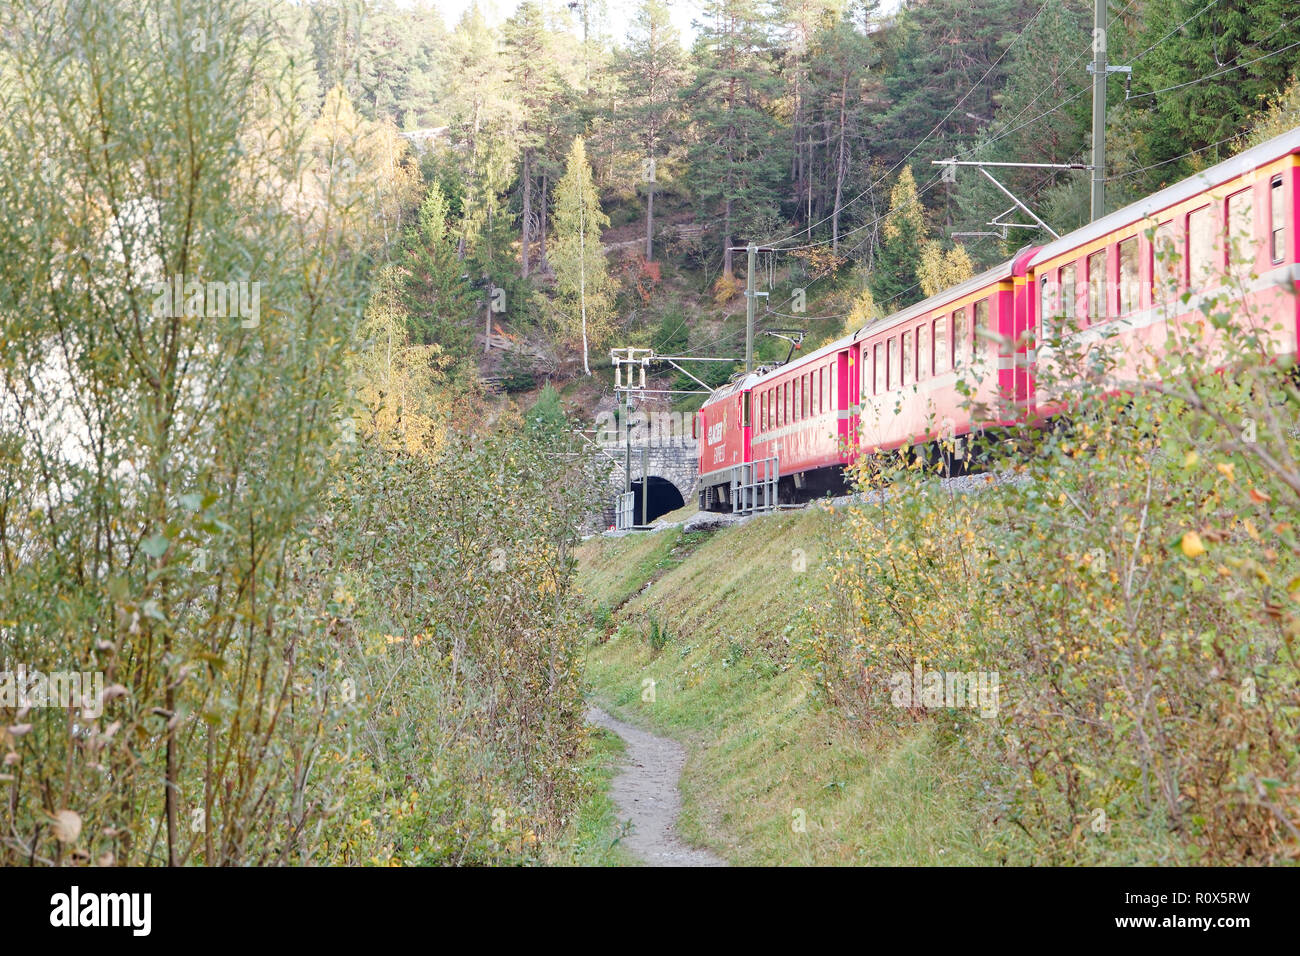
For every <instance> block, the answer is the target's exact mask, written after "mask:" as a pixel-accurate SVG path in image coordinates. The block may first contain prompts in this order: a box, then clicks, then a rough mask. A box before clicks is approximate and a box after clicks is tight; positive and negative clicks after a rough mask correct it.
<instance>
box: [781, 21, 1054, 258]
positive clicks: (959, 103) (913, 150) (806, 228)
mask: <svg viewBox="0 0 1300 956" xmlns="http://www.w3.org/2000/svg"><path fill="white" fill-rule="evenodd" d="M1050 2H1051V0H1043V3H1042V5H1041V6H1039V8H1038V10H1037V12H1035V13H1034V15H1033V16H1032V17H1030V18H1029V20H1028V22H1026V23H1025V25H1024V26H1023V27H1021V28H1020V32H1019V33H1017V34H1016V35H1015V36H1014V37H1013V38H1012V40H1011V42H1010V43H1008V44H1007V45H1006V48H1005V49H1003V51H1002V52H1001V53H1000V54H999V55H998V58H997V59H996V60H994V61H993V63H992V64H991V65H990V66H989V68H988V69H987V70H985V71H984V75H983V76H981V77H980V78H979V79H978V80H976V81H975V82H974V83H973V84H972V85H971V87H970V89H968V90H967V91H966V92H965V93H963V94H962V96H961V99H959V100H958V101H957V102H956V103H955V104H953V107H952V108H951V109H950V110H948V112H947V113H945V114H944V116H943V118H942V119H940V120H939V122H937V123H935V124H934V127H933V128H932V129H931V130H930V132H928V133H926V134H925V135H924V136H922V137H921V138H920V139H919V140H918V141H917V142H916V143H915V144H914V145H913V146H912V148H911V149H909V150H908V151H907V153H905V154H904V156H903V158H902V159H900V160H899V161H898V162H896V163H895V164H894V165H893V166H891V167H890V168H889V169H887V170H886V171H885V172H884V173H882V174H881V175H880V177H879V178H878V179H877V180H876V181H875V182H873V183H872V184H871V185H869V186H867V188H866V189H864V190H862V192H860V193H858V194H857V195H856V196H854V197H853V198H852V199H850V200H849V201H848V202H847V203H844V204H843V205H842V206H840V207H839V208H838V210H836V212H838V213H841V214H842V213H843V212H844V210H845V209H847V208H848V207H849V206H852V205H853V204H854V203H856V202H858V201H859V200H860V199H862V198H863V197H864V196H866V195H867V194H869V193H870V192H871V191H872V190H874V189H875V188H876V187H877V186H879V185H880V184H881V183H883V182H884V181H885V180H886V179H888V178H889V177H890V176H891V175H893V173H894V171H895V170H897V169H898V168H899V167H900V166H902V165H903V164H904V163H906V162H907V161H908V160H909V159H910V158H911V157H912V155H913V154H914V153H916V151H917V150H918V149H920V148H921V147H922V146H923V145H924V144H925V143H926V141H927V140H929V139H930V137H931V136H933V135H934V134H935V133H937V132H938V131H939V130H940V129H941V128H942V127H943V125H944V124H945V123H947V122H948V120H950V119H951V118H952V115H953V114H954V113H956V112H957V110H959V109H960V108H961V106H962V104H963V103H965V102H966V100H968V99H969V98H970V96H971V94H972V93H974V92H975V91H976V90H977V89H978V88H979V86H980V84H982V83H983V82H984V81H985V80H987V79H988V78H989V77H990V76H991V75H992V74H993V71H994V70H995V69H997V67H998V65H999V64H1000V63H1001V62H1002V61H1003V60H1004V59H1005V58H1006V56H1007V54H1008V53H1010V52H1011V49H1012V48H1013V47H1014V46H1015V45H1016V43H1018V42H1019V41H1020V38H1021V37H1023V36H1024V35H1025V34H1026V32H1028V30H1029V28H1030V27H1031V26H1033V24H1034V22H1035V21H1036V20H1037V19H1038V18H1039V17H1040V16H1042V14H1043V11H1044V10H1046V9H1047V7H1048V4H1049V3H1050ZM836 212H832V213H831V215H829V216H823V217H822V218H821V219H819V220H818V221H817V222H815V223H812V224H811V225H806V226H803V227H802V228H800V229H796V230H795V231H794V232H792V233H790V234H789V235H788V236H786V237H785V238H783V239H776V240H773V241H770V242H766V243H764V245H768V246H777V245H779V244H780V243H783V242H789V241H790V240H791V239H793V238H794V237H795V236H797V235H798V234H799V233H801V232H809V233H811V231H812V230H813V229H816V228H817V227H818V226H820V225H822V224H823V223H826V222H829V221H830V220H831V219H832V218H834V216H835V214H836Z"/></svg>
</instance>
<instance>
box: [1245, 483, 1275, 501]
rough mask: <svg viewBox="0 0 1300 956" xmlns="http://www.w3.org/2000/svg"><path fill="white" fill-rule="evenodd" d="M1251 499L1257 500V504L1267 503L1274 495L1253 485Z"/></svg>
mask: <svg viewBox="0 0 1300 956" xmlns="http://www.w3.org/2000/svg"><path fill="white" fill-rule="evenodd" d="M1250 500H1251V501H1253V502H1255V504H1257V505H1265V504H1268V503H1269V502H1270V501H1272V500H1273V496H1272V495H1270V494H1267V493H1266V492H1263V491H1260V490H1259V489H1258V488H1254V487H1252V488H1251V489H1250Z"/></svg>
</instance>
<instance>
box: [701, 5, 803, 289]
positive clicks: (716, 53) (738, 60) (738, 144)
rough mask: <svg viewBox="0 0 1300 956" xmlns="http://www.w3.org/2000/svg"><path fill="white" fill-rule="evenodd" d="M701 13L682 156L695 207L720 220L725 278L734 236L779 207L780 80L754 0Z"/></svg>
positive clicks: (751, 230) (764, 18)
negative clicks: (691, 128)
mask: <svg viewBox="0 0 1300 956" xmlns="http://www.w3.org/2000/svg"><path fill="white" fill-rule="evenodd" d="M704 16H705V20H704V23H703V25H702V28H701V30H700V35H699V37H698V38H697V40H696V45H695V57H696V62H697V64H698V68H697V72H696V76H695V80H694V82H693V83H691V85H690V86H689V87H688V89H687V91H686V94H685V99H686V101H687V103H688V104H689V107H690V109H691V111H692V113H693V115H694V117H695V122H696V130H697V136H696V139H695V143H694V145H693V147H692V149H691V151H690V154H689V157H688V158H689V162H690V167H691V175H692V185H693V187H694V190H695V194H696V197H697V199H698V200H699V205H700V206H702V207H703V208H704V209H706V210H708V211H709V212H710V213H711V214H713V215H716V216H717V217H718V219H719V220H720V221H721V232H722V263H723V265H722V271H723V275H724V276H725V277H726V278H728V279H730V278H731V277H732V276H733V275H734V272H733V269H732V247H733V246H734V245H736V241H737V237H738V236H739V235H741V234H743V233H751V234H752V233H754V232H756V231H757V230H758V229H759V228H760V227H761V226H762V225H764V224H766V223H769V222H770V221H771V219H772V218H774V216H775V214H776V211H777V200H778V185H779V183H780V179H781V173H782V170H783V169H784V168H785V166H786V160H785V155H786V148H785V147H786V144H785V143H784V142H783V141H782V139H781V136H780V127H779V125H778V123H777V120H776V117H775V116H774V113H773V110H774V107H775V103H776V100H777V99H778V97H779V96H780V94H781V82H780V80H779V78H778V77H777V76H776V75H775V73H774V71H773V59H772V47H771V39H770V23H769V21H768V18H767V15H766V10H765V7H764V6H763V5H762V4H761V3H760V2H759V0H708V2H707V3H706V4H705V11H704Z"/></svg>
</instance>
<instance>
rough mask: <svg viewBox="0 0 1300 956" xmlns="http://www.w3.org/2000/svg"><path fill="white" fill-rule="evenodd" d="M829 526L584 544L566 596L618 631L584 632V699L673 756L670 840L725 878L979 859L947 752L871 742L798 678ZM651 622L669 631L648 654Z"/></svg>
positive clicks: (967, 801) (873, 734)
mask: <svg viewBox="0 0 1300 956" xmlns="http://www.w3.org/2000/svg"><path fill="white" fill-rule="evenodd" d="M842 517H843V516H842V515H840V514H828V513H825V512H823V511H821V510H818V509H809V510H807V511H800V512H789V513H784V514H778V515H773V516H768V517H764V518H761V519H758V520H755V521H751V522H748V523H747V524H745V525H742V526H739V527H735V528H727V529H724V530H721V531H718V532H716V533H714V534H711V535H710V534H703V535H700V536H698V537H697V536H695V535H692V536H689V537H690V538H691V539H692V540H689V541H683V540H682V538H683V536H682V535H681V534H680V533H679V532H678V531H677V530H676V529H674V530H671V531H665V532H659V533H657V534H649V535H641V536H628V537H625V538H619V539H591V540H590V541H588V542H586V543H585V544H584V545H583V547H582V549H581V550H580V552H579V562H580V566H579V581H580V584H581V585H582V587H583V590H584V592H585V593H586V595H587V598H588V600H590V601H591V602H592V603H593V605H595V606H602V607H605V608H609V609H616V611H615V613H614V615H613V623H614V624H615V625H617V626H616V627H615V628H612V629H611V628H606V629H601V630H599V631H593V633H592V636H591V643H590V646H589V651H588V659H587V679H588V682H589V684H590V686H591V688H592V693H593V695H594V696H595V697H596V698H598V699H599V700H600V701H601V702H602V703H603V704H604V705H605V706H607V707H609V708H610V709H611V710H612V711H614V712H616V713H618V714H620V715H621V716H622V717H623V718H624V719H627V720H630V721H632V722H634V723H637V724H639V725H642V726H645V727H648V728H650V729H652V730H655V731H657V732H659V733H664V734H667V735H669V736H673V737H676V738H678V739H681V740H683V741H685V742H686V743H687V745H688V749H689V753H690V756H689V758H688V761H687V765H686V768H685V771H684V773H683V777H682V796H683V805H684V806H683V816H682V819H681V821H680V827H681V830H682V833H683V835H684V836H685V837H686V838H687V839H688V840H690V841H691V842H694V843H697V844H700V845H703V846H707V847H709V848H710V849H713V850H714V851H715V852H717V853H719V854H720V855H722V856H724V857H725V858H727V859H728V860H730V861H731V862H733V863H740V864H798V863H808V864H812V863H816V864H826V863H845V864H860V863H870V864H898V865H907V864H936V863H939V864H944V863H953V864H971V863H981V862H991V860H989V859H988V854H987V853H985V852H983V851H982V850H981V849H980V848H979V842H980V841H979V839H978V837H977V833H978V823H979V821H978V820H977V819H976V810H975V808H976V807H977V806H978V801H977V800H976V799H974V795H973V793H972V792H971V788H972V787H974V786H977V783H975V782H974V781H975V775H974V774H973V773H972V768H971V767H970V766H968V765H967V764H968V762H967V761H966V759H965V758H964V756H963V754H962V750H961V748H960V745H941V744H940V743H939V741H938V740H937V731H936V729H935V728H934V725H918V726H917V727H915V728H911V729H909V730H908V731H906V732H903V733H891V734H886V733H884V732H879V731H873V730H870V729H867V728H863V727H860V726H858V725H857V724H856V723H855V722H854V721H853V720H851V719H846V718H845V716H844V715H841V714H836V713H831V712H829V711H827V710H826V709H824V708H822V707H821V706H820V705H819V702H818V700H817V699H816V695H815V692H814V687H813V685H812V683H811V682H810V681H809V680H808V679H807V677H806V676H805V675H804V674H803V672H802V670H801V668H800V666H799V653H800V646H801V644H802V642H803V641H804V640H805V638H806V636H807V634H808V629H807V618H806V615H807V613H808V610H807V609H808V608H809V607H810V606H812V605H813V604H814V602H818V601H822V600H824V594H825V588H826V579H825V574H826V571H825V567H824V562H823V560H822V557H823V551H824V548H825V543H824V542H825V540H826V539H827V538H828V536H830V535H831V534H833V533H834V531H835V526H836V524H837V522H839V521H840V520H842ZM654 539H662V540H658V541H656V540H654ZM796 549H798V550H799V551H801V552H802V553H803V555H802V560H803V562H804V564H805V570H802V571H798V570H796V566H797V565H798V563H799V561H798V558H799V554H798V553H797V552H796ZM647 582H649V583H650V586H649V587H648V588H646V589H645V590H642V589H643V587H644V586H645V584H646V583H647ZM652 616H653V617H654V618H655V619H657V620H658V621H659V622H660V623H661V624H662V625H663V626H664V627H665V628H666V630H667V633H668V638H667V642H666V643H665V644H664V646H663V647H662V649H661V650H657V651H656V650H655V649H654V648H652V647H651V645H650V642H649V641H648V640H647V638H646V635H647V633H649V631H650V626H649V621H650V619H651V617H652ZM611 630H612V636H609V635H610V633H611ZM646 680H653V681H654V682H655V684H654V689H655V694H654V698H655V699H654V702H653V703H649V702H647V701H645V700H643V694H644V689H645V686H646V685H645V684H644V683H643V682H644V681H646ZM800 822H802V829H799V828H798V827H797V824H799V823H800Z"/></svg>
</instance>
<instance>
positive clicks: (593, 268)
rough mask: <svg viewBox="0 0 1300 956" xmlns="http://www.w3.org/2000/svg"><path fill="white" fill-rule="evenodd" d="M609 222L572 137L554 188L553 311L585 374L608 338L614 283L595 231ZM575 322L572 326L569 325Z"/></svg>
mask: <svg viewBox="0 0 1300 956" xmlns="http://www.w3.org/2000/svg"><path fill="white" fill-rule="evenodd" d="M608 226H609V217H607V216H606V215H605V214H604V213H603V212H602V211H601V209H600V197H599V196H598V195H597V193H596V184H595V181H594V180H593V178H592V174H591V164H590V163H588V161H587V148H586V145H585V144H584V143H583V140H582V137H581V136H576V137H574V140H573V146H572V147H571V148H570V149H569V157H568V161H567V163H566V164H565V173H564V178H563V179H561V180H560V182H559V183H558V184H557V185H556V187H555V218H554V234H555V241H554V251H553V252H552V254H551V264H552V265H553V266H554V268H555V289H556V298H557V306H558V308H559V310H560V314H561V317H562V320H563V321H562V331H563V332H565V333H566V334H567V337H569V338H576V337H577V336H575V335H574V334H573V333H574V332H579V333H580V335H581V338H582V370H583V372H584V373H585V374H587V375H590V374H591V365H590V361H589V350H590V347H591V345H592V343H595V344H599V343H600V342H602V341H603V340H604V339H605V337H606V336H607V335H608V332H609V329H610V320H611V318H612V316H613V311H614V309H613V306H614V283H613V280H612V279H611V278H610V275H609V268H608V266H607V264H606V262H605V251H604V248H603V247H602V246H601V240H600V237H601V230H603V229H606V228H608ZM575 320H576V321H575Z"/></svg>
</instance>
